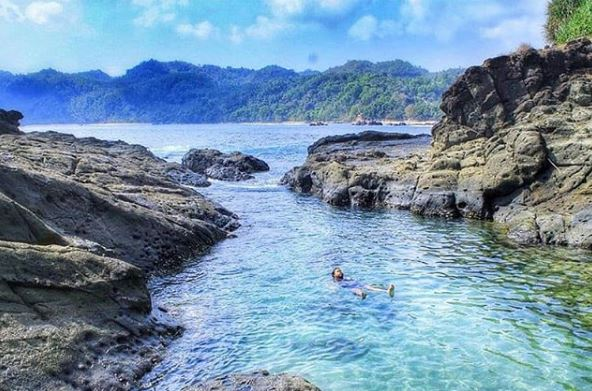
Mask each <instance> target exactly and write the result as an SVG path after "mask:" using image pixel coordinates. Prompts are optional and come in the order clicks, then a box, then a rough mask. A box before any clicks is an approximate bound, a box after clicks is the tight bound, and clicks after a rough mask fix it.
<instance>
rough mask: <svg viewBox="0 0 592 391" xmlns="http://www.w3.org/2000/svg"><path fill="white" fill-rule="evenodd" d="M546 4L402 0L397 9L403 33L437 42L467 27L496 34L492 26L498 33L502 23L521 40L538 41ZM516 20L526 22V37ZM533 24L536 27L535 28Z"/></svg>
mask: <svg viewBox="0 0 592 391" xmlns="http://www.w3.org/2000/svg"><path fill="white" fill-rule="evenodd" d="M546 7H547V1H545V0H517V1H514V2H513V3H512V6H511V7H508V5H507V4H505V1H504V0H471V1H450V0H401V3H400V12H401V23H402V27H403V29H404V31H405V32H406V33H408V34H412V35H426V36H429V35H431V36H434V38H436V39H437V40H439V41H445V42H446V41H450V40H451V39H453V38H454V37H455V36H457V35H458V34H459V32H460V31H463V30H465V29H467V28H468V27H469V26H470V27H469V28H471V29H473V30H472V31H474V32H477V33H479V32H481V35H482V36H484V35H483V34H489V35H492V34H495V33H494V31H493V30H492V29H495V28H496V27H499V29H498V30H499V31H498V33H497V34H498V35H500V34H501V30H502V29H503V28H504V25H505V26H508V27H511V28H514V30H513V33H514V34H516V37H517V39H518V40H520V41H524V40H525V39H532V40H534V41H535V42H540V41H541V39H542V26H543V24H544V21H545V10H546ZM518 20H521V21H523V22H525V31H526V33H527V34H526V35H527V36H528V38H525V37H524V36H525V33H524V32H523V31H520V30H519V29H517V28H516V26H515V24H516V21H518ZM533 26H538V27H537V28H538V31H534V30H533V28H532V27H533ZM533 32H534V34H533ZM520 37H522V38H520ZM507 38H509V35H508V37H507Z"/></svg>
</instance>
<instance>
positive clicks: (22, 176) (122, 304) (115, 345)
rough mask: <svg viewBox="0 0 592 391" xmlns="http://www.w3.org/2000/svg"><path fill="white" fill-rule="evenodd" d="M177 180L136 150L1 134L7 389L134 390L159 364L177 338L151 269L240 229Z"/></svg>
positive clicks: (0, 292) (0, 377)
mask: <svg viewBox="0 0 592 391" xmlns="http://www.w3.org/2000/svg"><path fill="white" fill-rule="evenodd" d="M171 170H177V171H178V172H180V173H186V169H183V168H181V167H180V166H178V165H171V164H170V163H166V162H165V161H163V160H161V159H158V158H156V157H155V156H154V155H152V154H151V153H150V152H149V151H148V150H147V149H146V148H144V147H141V146H138V145H129V144H126V143H123V142H109V141H101V140H97V139H94V138H83V139H77V138H75V137H74V136H70V135H64V134H59V133H54V132H48V133H30V134H26V135H8V134H4V135H0V222H1V224H0V357H2V359H1V360H0V389H10V390H28V389H38V390H54V389H65V390H68V389H72V390H74V389H109V390H127V389H130V388H133V386H134V384H135V383H136V381H137V380H139V379H140V378H141V376H142V375H143V374H144V373H145V372H146V371H148V370H149V369H150V368H151V367H152V366H153V365H154V364H155V363H156V362H158V360H159V357H160V355H161V354H162V351H163V349H164V346H165V345H166V344H167V342H168V341H169V340H170V339H171V338H172V336H173V335H175V334H178V333H179V332H180V329H179V327H178V326H175V325H173V324H170V322H169V321H167V320H166V319H165V318H163V316H162V314H159V313H158V311H155V312H152V311H151V303H150V296H149V293H148V290H147V287H146V283H145V273H144V271H152V270H155V269H157V268H162V267H166V266H169V265H171V264H176V263H178V262H179V261H181V260H183V259H186V258H187V257H189V256H191V255H192V254H196V253H198V252H199V251H202V250H204V249H206V248H207V247H209V246H210V245H212V244H214V243H215V242H216V241H218V240H220V239H223V238H225V237H226V235H227V233H228V231H230V230H232V229H234V228H236V227H237V219H236V216H235V215H234V214H232V213H231V212H229V211H227V210H226V209H224V208H223V207H221V206H220V205H217V204H215V203H212V202H210V201H209V200H207V199H205V198H204V197H203V196H202V195H200V194H199V193H197V192H196V191H194V190H193V189H190V188H187V187H184V186H181V185H179V184H178V183H177V182H176V181H174V180H173V179H171ZM173 177H174V175H173ZM176 179H179V178H176Z"/></svg>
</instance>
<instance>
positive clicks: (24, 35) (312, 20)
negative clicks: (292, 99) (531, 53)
mask: <svg viewBox="0 0 592 391" xmlns="http://www.w3.org/2000/svg"><path fill="white" fill-rule="evenodd" d="M546 3H547V0H36V1H31V0H0V39H1V42H2V46H3V55H2V57H1V58H0V69H4V70H8V71H12V72H19V73H21V72H30V71H36V70H39V69H42V68H48V67H52V68H55V69H59V70H63V71H80V70H88V69H103V70H105V71H107V72H108V73H110V74H121V73H123V72H125V70H126V69H128V68H130V67H132V66H134V65H136V64H138V63H139V62H141V61H143V60H146V59H149V58H155V59H158V60H184V61H189V62H192V63H195V64H216V65H222V66H244V67H249V68H261V67H263V66H265V65H269V64H277V65H281V66H284V67H287V68H292V69H296V70H304V69H319V70H323V69H326V68H328V67H331V66H334V65H339V64H342V63H344V62H345V61H347V60H351V59H365V60H371V61H384V60H391V59H396V58H400V59H404V60H408V61H411V62H412V63H414V64H418V65H421V66H424V67H426V68H428V69H430V70H440V69H445V68H451V67H458V66H463V67H464V66H469V65H474V64H480V63H481V62H482V61H483V60H484V59H485V58H487V57H491V56H495V55H499V54H503V53H506V52H509V51H511V50H512V49H514V48H516V47H517V46H518V45H519V44H521V43H524V42H526V43H530V44H532V45H533V46H535V47H540V46H543V45H544V44H545V42H544V38H543V32H542V26H543V23H544V20H545V9H546Z"/></svg>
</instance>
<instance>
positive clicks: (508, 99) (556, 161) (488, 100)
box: [284, 39, 592, 248]
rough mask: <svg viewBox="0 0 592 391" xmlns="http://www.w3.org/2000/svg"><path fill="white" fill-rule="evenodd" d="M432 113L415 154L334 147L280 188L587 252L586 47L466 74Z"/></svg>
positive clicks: (589, 92)
mask: <svg viewBox="0 0 592 391" xmlns="http://www.w3.org/2000/svg"><path fill="white" fill-rule="evenodd" d="M441 108H442V110H443V111H444V113H445V116H444V117H443V119H442V120H441V121H440V122H439V123H438V124H436V125H435V126H434V128H433V129H432V136H433V139H432V146H431V148H430V149H429V150H426V151H424V152H423V153H415V152H413V151H411V152H409V153H408V152H407V151H405V150H403V151H402V152H401V153H400V156H398V157H395V158H393V156H392V155H393V152H392V147H391V146H386V147H385V149H384V150H383V148H382V147H380V146H379V145H375V146H374V150H375V151H376V153H377V155H376V157H375V158H368V159H366V160H364V159H359V158H358V156H357V155H359V153H360V152H358V151H357V150H356V149H355V148H354V149H353V150H351V148H349V149H347V150H344V149H343V147H342V146H343V145H344V144H343V143H340V142H333V143H332V144H333V149H332V150H331V151H330V153H325V152H324V151H323V150H317V149H314V148H313V150H312V151H310V154H309V157H308V159H307V161H306V163H305V164H304V166H302V167H300V168H296V169H295V170H293V171H292V173H289V174H288V175H287V176H286V178H285V180H284V182H285V183H287V184H288V185H289V186H290V187H292V188H293V189H294V190H296V191H300V192H303V193H309V192H310V193H314V194H318V195H320V196H321V197H322V198H323V199H325V200H326V201H328V202H330V203H332V204H335V205H344V206H347V205H355V206H366V207H390V208H403V209H411V210H412V211H413V212H415V213H418V214H422V215H428V216H446V217H456V216H463V217H469V218H479V219H494V220H496V221H499V222H501V223H503V224H504V225H505V226H507V227H508V235H509V236H510V237H511V238H513V239H515V240H516V241H518V242H521V243H530V244H538V243H543V244H557V245H573V246H579V247H584V248H592V182H591V178H590V172H591V171H592V43H591V42H590V40H587V39H582V40H579V41H575V42H572V43H570V44H568V45H566V46H565V47H562V48H549V49H545V50H540V51H537V50H534V49H530V50H523V51H521V52H518V53H514V54H512V55H508V56H501V57H497V58H493V59H490V60H487V61H485V62H484V64H483V65H482V66H479V67H472V68H469V69H468V70H467V71H466V72H465V74H464V75H462V76H461V77H460V78H459V79H458V80H457V81H456V82H455V83H454V84H453V85H452V86H451V88H450V89H449V90H448V91H447V92H446V93H445V94H444V96H443V99H442V105H441ZM325 148H326V149H327V147H325ZM383 152H385V153H386V156H383V157H381V156H380V154H381V153H383ZM362 153H365V152H364V150H362Z"/></svg>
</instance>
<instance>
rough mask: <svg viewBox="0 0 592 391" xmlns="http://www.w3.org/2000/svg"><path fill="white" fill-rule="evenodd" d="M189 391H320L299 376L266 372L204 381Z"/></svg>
mask: <svg viewBox="0 0 592 391" xmlns="http://www.w3.org/2000/svg"><path fill="white" fill-rule="evenodd" d="M189 390H191V391H244V390H249V391H270V390H274V391H320V390H319V388H318V387H316V386H315V385H313V384H311V383H310V382H308V381H307V380H306V379H303V378H301V377H299V376H294V375H289V374H285V373H282V374H279V375H271V374H270V373H269V372H268V371H257V372H253V373H249V374H233V375H227V376H222V377H219V378H216V379H213V380H210V381H206V382H204V383H201V384H199V385H197V386H196V387H193V388H190V389H189Z"/></svg>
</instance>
